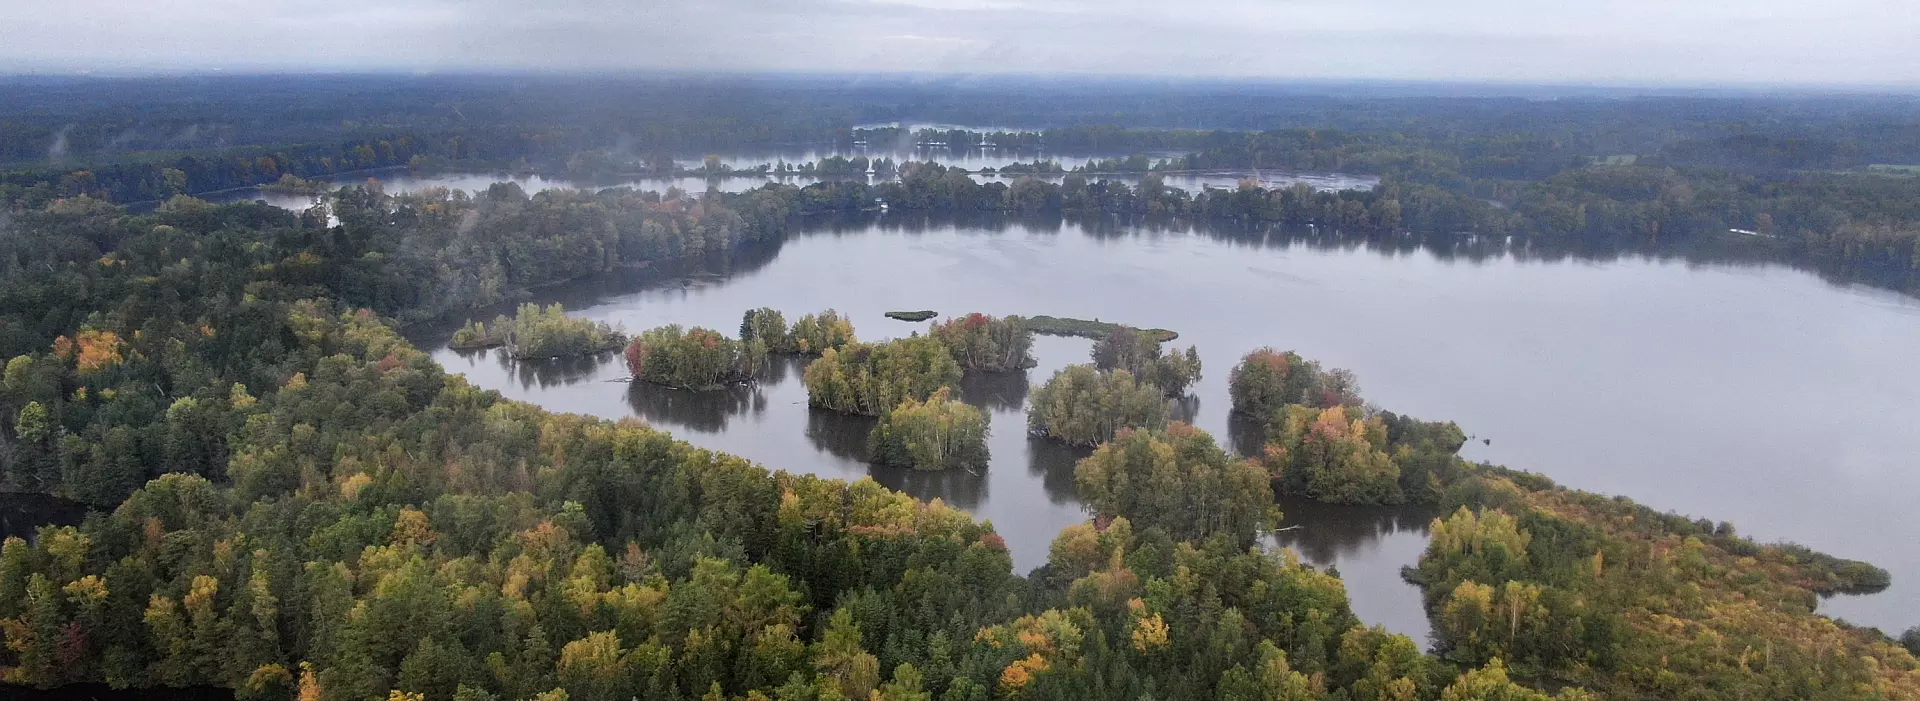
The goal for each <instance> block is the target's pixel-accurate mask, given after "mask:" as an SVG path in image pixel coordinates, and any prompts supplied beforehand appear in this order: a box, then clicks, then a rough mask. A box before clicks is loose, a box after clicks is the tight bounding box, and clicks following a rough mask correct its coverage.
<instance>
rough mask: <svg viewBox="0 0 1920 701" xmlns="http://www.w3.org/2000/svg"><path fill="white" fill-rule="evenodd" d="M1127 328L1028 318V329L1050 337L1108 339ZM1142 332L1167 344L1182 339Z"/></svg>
mask: <svg viewBox="0 0 1920 701" xmlns="http://www.w3.org/2000/svg"><path fill="white" fill-rule="evenodd" d="M1125 326H1126V324H1116V323H1113V322H1111V321H1101V320H1099V319H1094V320H1091V321H1089V320H1086V319H1074V318H1070V317H1061V316H1030V317H1027V328H1029V329H1032V330H1033V332H1034V333H1043V334H1046V335H1048V336H1079V337H1081V338H1095V339H1098V338H1106V337H1107V336H1110V335H1112V334H1113V331H1114V329H1118V328H1123V327H1125ZM1140 331H1141V332H1143V333H1145V334H1147V335H1148V336H1149V337H1151V338H1153V340H1155V341H1159V342H1161V343H1166V342H1168V341H1171V340H1173V339H1176V338H1179V337H1180V334H1177V333H1174V332H1172V331H1168V330H1166V329H1140Z"/></svg>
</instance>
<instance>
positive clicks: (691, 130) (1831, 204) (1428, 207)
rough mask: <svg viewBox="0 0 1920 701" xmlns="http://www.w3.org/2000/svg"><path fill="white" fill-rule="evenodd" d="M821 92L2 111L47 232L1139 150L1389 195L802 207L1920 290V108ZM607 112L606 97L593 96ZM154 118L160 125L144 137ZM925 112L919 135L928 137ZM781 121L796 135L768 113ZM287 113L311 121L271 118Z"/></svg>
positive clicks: (481, 90)
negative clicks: (1571, 257) (729, 155)
mask: <svg viewBox="0 0 1920 701" xmlns="http://www.w3.org/2000/svg"><path fill="white" fill-rule="evenodd" d="M821 80H828V79H799V78H796V79H794V80H792V81H790V82H787V83H784V84H780V83H775V84H736V83H729V82H728V81H726V80H725V79H712V80H709V81H692V82H673V81H665V82H661V81H647V80H638V79H635V80H626V81H619V80H612V79H608V82H602V83H596V82H594V81H592V80H587V79H557V78H556V79H552V80H549V81H534V82H532V83H528V84H525V85H521V86H518V87H517V88H516V89H518V90H522V91H526V92H527V94H529V95H538V96H544V97H547V98H550V99H554V100H557V102H555V103H554V104H555V105H569V106H570V107H567V108H559V107H550V106H541V105H539V104H536V103H532V102H527V101H515V100H503V99H502V98H501V96H500V94H499V92H498V91H497V89H494V88H493V87H490V86H489V85H488V84H487V81H486V79H484V78H478V77H473V78H416V79H403V78H379V79H373V80H370V81H368V82H367V83H366V84H365V85H364V86H361V87H360V88H359V89H357V90H356V89H353V86H352V85H351V84H350V83H344V82H341V81H340V80H336V79H330V78H324V77H308V78H278V79H275V78H269V77H233V78H225V79H211V78H209V79H203V80H201V81H198V82H194V83H177V84H158V85H156V84H147V83H139V82H137V81H135V82H131V83H129V82H125V81H111V80H102V81H96V82H88V81H78V82H69V81H61V80H43V81H24V80H13V81H8V82H0V105H8V104H14V105H20V107H17V108H13V109H8V108H6V107H0V144H5V145H6V148H7V149H8V152H7V153H5V154H0V204H4V206H6V207H7V208H9V209H15V210H33V209H37V208H39V207H41V206H43V205H45V204H47V203H49V202H51V201H53V200H55V199H58V198H70V197H74V196H77V195H82V194H85V195H89V196H92V197H94V198H97V199H103V200H107V201H110V202H115V203H120V204H127V203H135V202H147V203H157V202H162V201H164V200H166V199H167V198H169V197H171V196H174V195H181V194H200V193H209V192H218V191H223V190H230V189H234V188H241V187H246V186H253V185H264V184H270V183H275V182H278V181H280V180H281V179H282V178H283V177H285V176H289V175H291V176H294V177H296V178H308V179H316V178H326V177H336V176H344V177H347V178H349V179H351V178H353V177H357V174H361V173H366V174H371V175H376V176H377V175H378V174H379V172H380V169H383V168H402V169H407V168H410V169H414V170H416V171H432V170H436V169H468V170H472V169H497V170H503V171H510V172H517V173H529V172H539V173H547V174H550V175H556V176H561V175H564V176H567V177H572V178H577V179H581V180H583V181H588V182H591V181H592V180H594V179H597V178H610V177H648V176H661V175H672V174H689V175H696V176H707V177H714V176H719V175H724V174H729V173H735V172H740V173H747V172H751V173H757V174H775V172H774V170H775V168H776V165H778V166H780V167H782V169H781V170H780V171H779V174H794V173H803V172H804V173H806V174H809V175H811V176H826V177H829V178H838V177H842V176H853V175H857V174H862V173H864V172H865V170H866V167H867V166H868V165H872V164H869V163H856V162H854V160H849V159H845V158H842V157H839V156H830V157H825V158H822V159H819V161H818V162H803V163H800V164H799V165H798V166H789V164H785V163H781V164H774V163H771V162H770V163H767V164H765V165H766V166H767V168H766V169H758V168H747V169H742V170H739V171H735V170H734V169H732V168H730V167H726V166H723V165H721V164H720V163H718V161H717V159H713V158H705V159H702V158H701V157H700V156H701V154H711V153H713V152H715V151H716V150H720V151H724V150H730V149H732V150H737V149H743V148H761V149H764V148H772V147H776V146H782V147H791V146H796V145H812V146H827V147H835V148H838V147H846V146H851V145H853V144H883V143H895V144H908V145H912V144H922V143H937V144H941V145H942V147H943V148H961V149H965V148H976V147H978V146H979V145H981V144H992V145H994V147H995V148H1006V149H1022V150H1031V151H1032V152H1033V153H1035V154H1039V153H1040V152H1041V150H1043V149H1044V150H1045V151H1047V152H1051V153H1093V154H1112V153H1123V154H1132V155H1129V156H1118V157H1114V156H1106V157H1103V158H1102V159H1101V160H1099V161H1096V162H1094V163H1090V164H1089V165H1088V166H1087V167H1086V168H1084V169H1081V170H1085V171H1090V172H1096V173H1099V172H1109V173H1110V172H1136V173H1148V172H1150V171H1155V170H1160V171H1171V170H1181V171H1192V170H1206V169H1235V170H1247V169H1268V170H1280V171H1296V172H1327V171H1331V172H1342V173H1349V174H1364V175H1375V176H1379V177H1380V179H1381V183H1380V185H1378V186H1376V187H1375V188H1373V189H1372V190H1371V191H1352V192H1342V193H1314V192H1312V191H1310V190H1294V189H1280V190H1278V191H1267V190H1260V189H1254V190H1252V191H1248V190H1238V191H1235V190H1215V191H1214V192H1211V193H1183V192H1179V191H1177V190H1173V191H1169V190H1168V189H1167V188H1165V187H1164V186H1162V185H1160V184H1159V183H1158V182H1157V181H1154V180H1152V179H1148V180H1147V181H1145V182H1143V183H1141V184H1140V185H1139V186H1134V187H1129V186H1127V185H1125V184H1122V183H1120V182H1118V181H1115V180H1110V179H1106V178H1104V177H1102V176H1100V175H1081V176H1079V179H1078V180H1076V179H1075V178H1074V177H1073V176H1074V174H1073V173H1072V172H1070V171H1072V170H1074V169H1067V168H1061V167H1059V165H1058V164H1055V163H1050V162H1046V161H1044V160H1041V159H1042V158H1043V156H1040V155H1036V156H1035V158H1036V160H1035V161H1033V162H1030V163H1027V164H1024V165H1020V164H1016V166H1015V167H1009V168H1000V169H997V170H998V171H1001V172H1005V173H1009V174H1043V173H1044V174H1058V175H1064V176H1066V177H1064V178H1054V177H1049V178H1046V179H1037V180H1034V179H1018V178H1012V179H1010V178H1001V179H996V180H994V181H992V182H988V183H986V184H984V185H983V184H979V183H975V182H963V181H970V180H972V178H970V177H967V176H966V174H963V173H955V172H950V171H949V169H946V168H942V167H937V166H929V165H927V164H915V163H894V162H892V161H890V160H889V161H887V162H886V163H884V164H883V165H884V166H885V170H886V171H887V172H888V173H894V172H897V173H898V174H899V175H900V178H899V181H898V182H888V183H883V184H882V185H881V186H879V187H874V188H868V187H865V186H864V185H865V184H864V183H849V182H846V181H841V180H829V181H827V183H828V186H825V187H821V188H819V189H818V190H817V191H814V192H811V193H808V194H806V195H805V196H802V197H800V199H799V200H798V201H792V200H789V201H788V203H787V204H788V205H789V206H790V207H793V208H794V210H795V211H803V212H822V211H852V210H857V209H860V208H863V207H866V206H868V205H869V204H870V203H871V202H872V201H873V200H874V199H876V198H878V199H883V200H885V201H886V202H887V203H888V204H890V205H891V206H894V207H905V208H909V209H920V210H926V209H958V210H1003V211H1012V212H1035V211H1049V212H1056V211H1057V212H1063V213H1067V214H1070V215H1072V214H1075V213H1078V214H1081V215H1090V214H1093V213H1099V214H1102V215H1114V214H1128V215H1142V216H1154V217H1189V218H1197V219H1204V220H1210V221H1219V222H1236V223H1240V224H1248V223H1254V224H1262V225H1275V226H1281V227H1288V228H1295V229H1306V228H1308V227H1313V228H1315V229H1333V230H1341V231H1344V232H1348V233H1368V232H1374V233H1399V232H1412V233H1416V234H1419V235H1426V236H1455V235H1460V234H1477V235H1482V236H1501V237H1504V236H1518V237H1525V238H1530V239H1535V240H1538V241H1541V242H1544V243H1549V244H1553V245H1560V244H1562V243H1565V242H1576V243H1579V244H1584V245H1616V246H1617V245H1622V244H1643V243H1658V242H1671V241H1674V240H1685V239H1706V238H1714V237H1723V236H1726V235H1728V232H1729V230H1730V229H1738V230H1741V231H1747V232H1752V234H1751V235H1752V236H1754V237H1755V238H1758V239H1761V241H1760V243H1761V244H1764V245H1767V246H1773V247H1778V248H1780V249H1782V250H1783V252H1784V254H1785V255H1787V256H1789V257H1790V258H1792V259H1794V260H1797V261H1801V262H1804V263H1806V264H1808V265H1815V266H1820V267H1822V268H1827V269H1837V270H1839V271H1841V274H1844V275H1846V276H1848V277H1850V278H1854V279H1863V280H1868V281H1871V282H1874V283H1875V284H1880V285H1885V286H1890V287H1894V288H1896V289H1901V290H1906V291H1913V290H1920V283H1917V282H1916V280H1920V247H1916V240H1920V212H1916V211H1914V209H1913V206H1912V204H1911V203H1913V202H1916V201H1920V178H1916V177H1912V175H1911V172H1910V171H1909V170H1906V169H1903V168H1902V166H1907V165H1913V164H1920V110H1917V109H1915V107H1914V106H1913V105H1912V104H1911V101H1908V100H1902V99H1898V98H1890V97H1874V96H1851V97H1849V96H1825V97H1801V98H1787V97H1773V98H1769V97H1748V98H1736V97H1726V96H1717V97H1710V96H1665V97H1626V96H1607V95H1604V94H1597V95H1572V96H1555V97H1556V99H1551V100H1528V99H1522V98H1513V97H1508V98H1491V97H1489V98H1456V99H1446V100H1436V99H1431V98H1416V97H1409V96H1401V95H1396V94H1394V92H1393V91H1392V90H1390V89H1385V88H1382V89H1378V90H1374V91H1371V92H1369V91H1361V92H1359V93H1355V94H1348V95H1344V96H1328V95H1319V94H1313V93H1311V92H1304V91H1302V90H1300V89H1297V88H1287V87H1284V86H1261V85H1248V86H1237V89H1230V88H1229V87H1227V86H1221V87H1219V88H1217V89H1216V91H1215V92H1207V91H1205V90H1200V91H1198V92H1195V93H1193V94H1187V95H1183V96H1181V97H1180V98H1177V99H1173V98H1170V96H1169V95H1168V94H1167V93H1166V92H1165V90H1164V89H1163V88H1162V89H1155V90H1140V89H1129V88H1128V87H1126V86H1107V87H1095V88H1074V87H1068V86H1061V85H1047V86H1046V87H1044V88H1039V87H1036V85H1034V84H1032V82H1031V81H1028V82H1022V81H1019V80H1014V79H1005V80H1003V81H999V84H997V85H996V86H995V87H993V88H990V89H978V90H971V91H969V92H968V94H969V96H970V97H969V98H968V99H967V100H956V99H955V98H954V97H953V96H951V95H947V94H945V93H944V92H943V91H942V90H941V89H940V88H939V87H938V86H937V85H916V84H912V83H898V82H890V81H885V80H880V81H874V82H868V83H863V84H862V85H860V86H858V87H853V88H845V87H842V88H839V89H836V90H830V91H826V92H817V91H814V90H810V88H818V87H819V86H820V81H821ZM1040 82H1041V83H1044V82H1045V81H1040ZM1036 91H1038V92H1036ZM1601 92H1602V93H1604V91H1601ZM582 94H592V95H594V96H595V98H596V99H593V100H590V101H589V100H579V99H573V98H577V97H578V96H580V95H582ZM1041 95H1045V97H1044V98H1042V97H1041ZM288 96H296V97H297V98H298V99H297V100H295V101H294V102H293V103H292V104H293V105H306V104H312V103H320V102H321V101H323V100H324V101H328V102H325V103H324V104H328V105H330V106H329V107H328V108H327V109H328V110H332V111H333V113H334V114H332V115H324V116H323V113H324V112H325V110H316V109H300V108H299V107H289V106H288V105H287V104H285V103H286V100H287V98H288ZM134 100H146V101H147V102H145V103H138V102H133V101H134ZM131 104H142V105H143V107H144V109H141V110H139V115H138V116H135V115H134V114H132V113H131V112H132V110H131V109H130V108H129V105H131ZM450 104H451V105H457V107H455V108H450V107H449V105H450ZM582 104H591V105H593V106H592V107H590V108H589V107H581V106H578V105H582ZM696 104H697V105H698V108H695V107H694V106H693V105H696ZM156 105H157V106H156ZM222 105H224V106H227V107H228V108H230V109H233V110H236V111H237V113H246V114H257V115H260V117H262V119H256V120H249V121H247V122H245V123H235V122H233V121H232V120H230V119H222V118H220V116H219V115H220V113H218V112H216V111H214V110H215V108H216V107H218V106H222ZM769 105H778V106H779V107H778V108H777V109H767V107H768V106H769ZM908 109H912V110H917V111H918V112H917V113H916V114H912V115H905V114H902V112H903V111H904V110H908ZM1202 109H1204V110H1205V111H1204V112H1195V110H1202ZM773 114H777V115H782V116H780V117H777V118H775V117H769V116H767V115H773ZM988 114H991V115H994V117H993V118H992V119H986V118H984V115H988ZM1202 114H1204V115H1205V116H1204V118H1201V117H1199V116H1197V115H1202ZM274 116H279V117H283V118H282V119H280V120H279V121H277V122H271V123H269V121H268V120H267V119H265V118H268V117H274ZM328 117H332V118H328ZM913 118H917V119H934V120H944V121H947V122H949V123H960V124H965V123H969V122H973V123H1008V122H1007V121H1006V120H1019V119H1024V120H1026V122H1024V123H1025V124H1030V125H1031V126H1030V127H1027V128H1022V129H1018V130H1013V131H985V130H969V129H956V128H946V129H942V130H934V129H929V128H920V129H918V130H914V129H910V128H907V127H903V126H900V125H899V124H897V123H896V124H894V125H893V126H873V124H874V123H884V122H890V121H891V122H899V121H900V120H902V119H913ZM1014 123H1021V122H1014ZM1196 124H1199V125H1200V126H1198V127H1196V126H1195V125H1196ZM1174 127H1177V128H1174ZM857 160H865V159H864V157H862V158H860V159H857ZM889 177H890V176H886V175H883V176H882V178H883V179H887V178H889ZM1056 180H1060V181H1059V182H1056Z"/></svg>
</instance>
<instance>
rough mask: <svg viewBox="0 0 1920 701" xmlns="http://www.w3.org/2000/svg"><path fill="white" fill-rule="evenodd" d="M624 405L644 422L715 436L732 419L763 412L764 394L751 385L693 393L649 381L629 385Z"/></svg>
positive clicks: (764, 405) (764, 404)
mask: <svg viewBox="0 0 1920 701" xmlns="http://www.w3.org/2000/svg"><path fill="white" fill-rule="evenodd" d="M627 403H628V404H629V405H631V406H632V407H633V413H635V414H638V415H639V416H640V418H643V419H646V420H647V423H650V424H654V425H657V426H672V427H675V428H684V429H687V430H689V431H699V432H701V433H719V432H721V431H723V430H725V429H726V428H727V421H728V419H731V418H733V417H734V416H737V415H740V414H744V413H746V412H749V411H753V412H761V411H766V410H767V397H766V395H765V394H763V393H761V392H760V389H759V388H758V387H755V386H753V385H738V386H734V387H728V388H725V389H717V390H712V391H708V392H694V391H690V390H684V389H674V388H671V387H661V386H659V385H656V384H653V383H650V382H629V383H627Z"/></svg>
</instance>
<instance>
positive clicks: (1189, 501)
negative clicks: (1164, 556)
mask: <svg viewBox="0 0 1920 701" xmlns="http://www.w3.org/2000/svg"><path fill="white" fill-rule="evenodd" d="M1073 473H1074V483H1075V484H1076V485H1078V487H1079V493H1080V498H1081V499H1082V500H1084V501H1085V502H1086V503H1087V506H1088V508H1089V509H1091V510H1092V511H1093V512H1094V513H1096V514H1098V515H1101V516H1125V517H1126V518H1127V519H1129V520H1130V521H1132V522H1133V523H1134V525H1136V526H1138V527H1159V528H1162V529H1165V530H1166V531H1167V533H1169V534H1171V535H1172V536H1173V537H1175V538H1177V539H1181V540H1202V539H1205V538H1207V537H1208V536H1211V535H1213V534H1216V533H1223V534H1226V535H1227V536H1229V537H1230V538H1232V539H1233V540H1234V541H1236V542H1242V543H1244V542H1251V541H1252V539H1253V536H1254V533H1255V532H1256V531H1258V530H1259V529H1260V528H1262V527H1263V526H1264V525H1265V524H1267V523H1268V522H1269V515H1270V511H1271V509H1272V505H1273V489H1272V488H1271V487H1270V486H1268V482H1267V476H1266V471H1265V470H1262V469H1260V467H1259V466H1257V465H1254V464H1252V463H1251V462H1248V461H1245V460H1235V459H1234V458H1232V457H1231V456H1229V455H1227V452H1226V451H1225V450H1222V449H1221V448H1220V446H1219V445H1218V444H1216V443H1215V442H1214V440H1213V437H1212V436H1209V435H1207V433H1206V432H1205V431H1201V430H1200V429H1197V428H1194V427H1192V426H1189V425H1187V424H1183V423H1175V424H1173V425H1172V426H1170V427H1168V428H1167V429H1166V430H1164V431H1158V430H1132V429H1128V430H1122V431H1120V433H1119V434H1118V435H1117V436H1115V437H1114V439H1113V440H1112V441H1110V442H1108V443H1106V444H1104V445H1101V446H1100V448H1099V449H1098V450H1095V451H1094V452H1093V455H1090V456H1088V457H1087V458H1086V459H1084V460H1081V461H1080V464H1078V465H1076V466H1075V467H1074V470H1073Z"/></svg>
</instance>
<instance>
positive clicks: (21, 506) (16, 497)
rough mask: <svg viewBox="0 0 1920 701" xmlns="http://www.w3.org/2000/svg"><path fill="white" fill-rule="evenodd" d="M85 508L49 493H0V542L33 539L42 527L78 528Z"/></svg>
mask: <svg viewBox="0 0 1920 701" xmlns="http://www.w3.org/2000/svg"><path fill="white" fill-rule="evenodd" d="M86 516H87V505H86V504H82V503H80V502H77V501H68V500H66V499H62V498H60V497H56V496H52V495H48V494H23V493H0V539H4V538H24V539H27V540H32V539H34V538H35V534H36V532H37V530H38V529H39V528H40V527H41V526H78V525H80V521H81V520H82V519H84V518H86Z"/></svg>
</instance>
